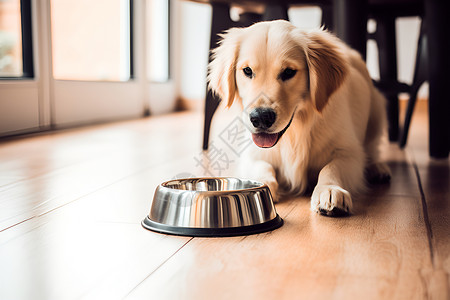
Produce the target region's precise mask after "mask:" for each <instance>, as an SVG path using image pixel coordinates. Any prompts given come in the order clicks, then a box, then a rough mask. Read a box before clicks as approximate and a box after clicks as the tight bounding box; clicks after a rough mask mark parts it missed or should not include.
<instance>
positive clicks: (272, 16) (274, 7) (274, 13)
mask: <svg viewBox="0 0 450 300" xmlns="http://www.w3.org/2000/svg"><path fill="white" fill-rule="evenodd" d="M287 12H288V8H287V6H285V5H281V4H268V5H267V6H266V9H265V11H264V15H263V20H264V21H273V20H280V19H282V20H289V17H288V13H287Z"/></svg>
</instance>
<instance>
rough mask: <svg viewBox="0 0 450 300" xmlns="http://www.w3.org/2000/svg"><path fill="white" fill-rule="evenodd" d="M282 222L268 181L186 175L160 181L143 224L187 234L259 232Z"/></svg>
mask: <svg viewBox="0 0 450 300" xmlns="http://www.w3.org/2000/svg"><path fill="white" fill-rule="evenodd" d="M282 224H283V220H282V219H281V218H280V216H278V214H277V212H276V211H275V207H274V205H273V200H272V195H271V194H270V191H269V188H268V187H267V185H265V184H262V183H259V182H256V181H252V180H241V179H238V178H232V177H227V178H187V179H177V180H171V181H167V182H164V183H162V184H160V185H159V186H158V187H157V189H156V191H155V196H154V198H153V202H152V206H151V209H150V213H149V214H148V216H147V217H146V218H145V219H144V220H143V221H142V226H144V228H146V229H150V230H153V231H157V232H161V233H168V234H175V235H187V236H203V237H213V236H234V235H248V234H254V233H261V232H265V231H269V230H273V229H276V228H278V227H280V226H281V225H282Z"/></svg>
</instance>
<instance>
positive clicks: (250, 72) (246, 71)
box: [242, 67, 253, 78]
mask: <svg viewBox="0 0 450 300" xmlns="http://www.w3.org/2000/svg"><path fill="white" fill-rule="evenodd" d="M242 71H243V72H244V74H245V76H247V77H248V78H252V77H253V70H252V69H251V68H250V67H245V68H244V69H242Z"/></svg>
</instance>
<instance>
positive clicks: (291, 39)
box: [208, 21, 347, 148]
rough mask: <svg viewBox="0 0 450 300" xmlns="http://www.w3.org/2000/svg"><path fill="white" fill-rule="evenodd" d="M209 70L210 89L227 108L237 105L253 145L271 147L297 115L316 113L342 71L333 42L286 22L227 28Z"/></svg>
mask: <svg viewBox="0 0 450 300" xmlns="http://www.w3.org/2000/svg"><path fill="white" fill-rule="evenodd" d="M222 38H223V39H222V41H221V43H220V45H219V47H217V48H216V49H215V50H214V51H213V60H212V61H211V63H210V65H209V74H208V81H209V87H210V88H211V89H212V90H213V91H214V92H215V93H216V94H218V95H219V96H220V97H221V99H222V100H223V101H226V104H227V106H231V105H232V104H233V102H235V101H236V102H240V103H242V106H243V108H244V122H246V124H247V125H248V126H247V127H248V128H250V130H251V132H252V137H253V141H254V142H255V144H256V145H257V146H259V147H262V148H270V147H273V146H274V145H275V144H276V143H277V142H278V140H279V139H280V138H281V136H282V135H283V133H284V132H285V131H286V130H287V129H288V127H289V126H290V124H291V122H293V119H294V116H295V114H296V113H300V114H302V115H304V116H305V115H306V116H307V115H310V114H313V113H319V114H320V113H321V112H322V110H323V109H324V107H325V106H326V105H327V103H328V100H329V98H330V96H331V95H332V94H333V92H334V91H335V90H336V89H337V88H339V86H340V85H341V83H342V82H343V80H344V78H345V75H346V72H347V66H346V62H345V59H344V58H343V55H342V53H341V50H340V47H339V42H338V41H337V39H336V38H335V37H334V36H332V35H331V34H329V33H327V32H326V31H322V30H316V31H311V32H304V31H302V30H299V29H297V28H296V27H294V26H293V25H292V24H290V23H289V22H287V21H272V22H260V23H257V24H255V25H252V26H250V27H248V28H232V29H230V30H228V31H227V32H226V33H225V34H223V35H222Z"/></svg>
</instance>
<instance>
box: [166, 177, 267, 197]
mask: <svg viewBox="0 0 450 300" xmlns="http://www.w3.org/2000/svg"><path fill="white" fill-rule="evenodd" d="M230 178H232V179H237V180H240V181H251V182H254V183H256V184H259V186H256V187H251V188H245V189H238V190H236V189H235V190H221V191H200V190H182V189H175V188H170V187H167V186H166V185H167V184H168V183H169V182H173V181H182V180H189V179H190V180H199V179H230ZM160 188H163V189H166V190H169V191H177V192H182V193H201V194H206V195H210V194H221V195H223V194H233V193H242V192H251V191H256V190H261V189H264V188H267V190H268V191H269V193H270V196H271V197H273V196H272V193H271V191H270V188H269V186H268V185H267V184H265V183H263V182H260V181H257V180H252V179H242V178H238V177H233V176H221V177H213V176H211V177H208V176H207V177H186V178H177V179H171V180H167V181H164V182H163V183H161V184H159V185H158V189H160Z"/></svg>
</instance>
